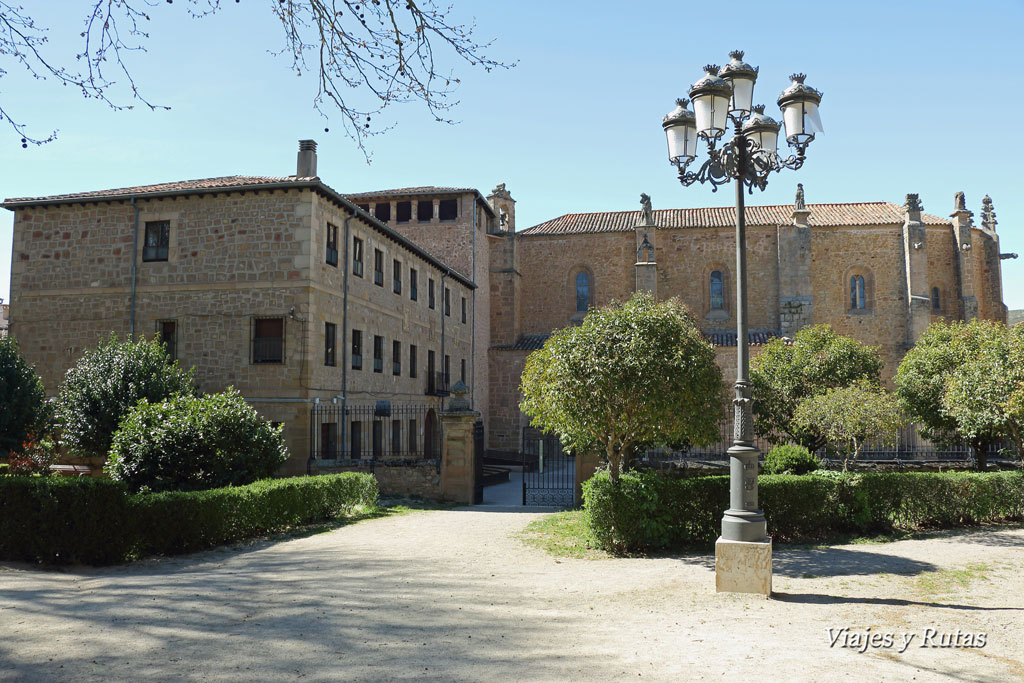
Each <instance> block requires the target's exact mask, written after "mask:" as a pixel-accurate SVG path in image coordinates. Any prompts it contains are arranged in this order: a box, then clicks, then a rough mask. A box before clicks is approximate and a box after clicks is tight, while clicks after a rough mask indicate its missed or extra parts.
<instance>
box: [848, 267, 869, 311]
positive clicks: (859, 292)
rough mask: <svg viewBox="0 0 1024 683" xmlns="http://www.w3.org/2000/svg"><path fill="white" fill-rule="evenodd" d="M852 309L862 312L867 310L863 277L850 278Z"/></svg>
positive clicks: (854, 276)
mask: <svg viewBox="0 0 1024 683" xmlns="http://www.w3.org/2000/svg"><path fill="white" fill-rule="evenodd" d="M850 308H852V309H861V310H863V309H865V308H867V296H866V294H865V291H864V276H863V275H853V276H851V277H850Z"/></svg>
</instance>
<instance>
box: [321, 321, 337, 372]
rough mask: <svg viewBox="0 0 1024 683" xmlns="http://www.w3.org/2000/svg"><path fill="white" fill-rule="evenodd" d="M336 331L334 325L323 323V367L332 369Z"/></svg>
mask: <svg viewBox="0 0 1024 683" xmlns="http://www.w3.org/2000/svg"><path fill="white" fill-rule="evenodd" d="M337 329H338V327H337V325H335V324H334V323H324V365H328V366H332V367H333V366H334V357H335V353H334V348H335V344H334V342H335V334H336V332H337Z"/></svg>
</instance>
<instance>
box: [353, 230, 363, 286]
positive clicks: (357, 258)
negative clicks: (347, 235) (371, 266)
mask: <svg viewBox="0 0 1024 683" xmlns="http://www.w3.org/2000/svg"><path fill="white" fill-rule="evenodd" d="M352 274H353V275H355V276H356V277H362V276H363V241H362V240H361V239H359V238H358V237H353V238H352Z"/></svg>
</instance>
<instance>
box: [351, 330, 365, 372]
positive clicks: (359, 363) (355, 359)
mask: <svg viewBox="0 0 1024 683" xmlns="http://www.w3.org/2000/svg"><path fill="white" fill-rule="evenodd" d="M352 369H353V370H362V369H363V333H362V331H361V330H352Z"/></svg>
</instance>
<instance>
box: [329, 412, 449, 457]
mask: <svg viewBox="0 0 1024 683" xmlns="http://www.w3.org/2000/svg"><path fill="white" fill-rule="evenodd" d="M309 443H310V457H311V458H313V459H316V460H333V461H338V460H353V461H363V460H390V459H406V458H440V457H441V429H440V424H439V421H438V419H437V412H436V411H435V410H434V409H433V408H431V407H430V406H427V405H422V404H395V403H391V402H390V401H376V402H375V403H370V404H362V403H360V404H351V403H350V404H349V405H348V406H345V405H343V404H341V403H319V404H316V405H314V406H313V408H312V410H311V413H310V434H309Z"/></svg>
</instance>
